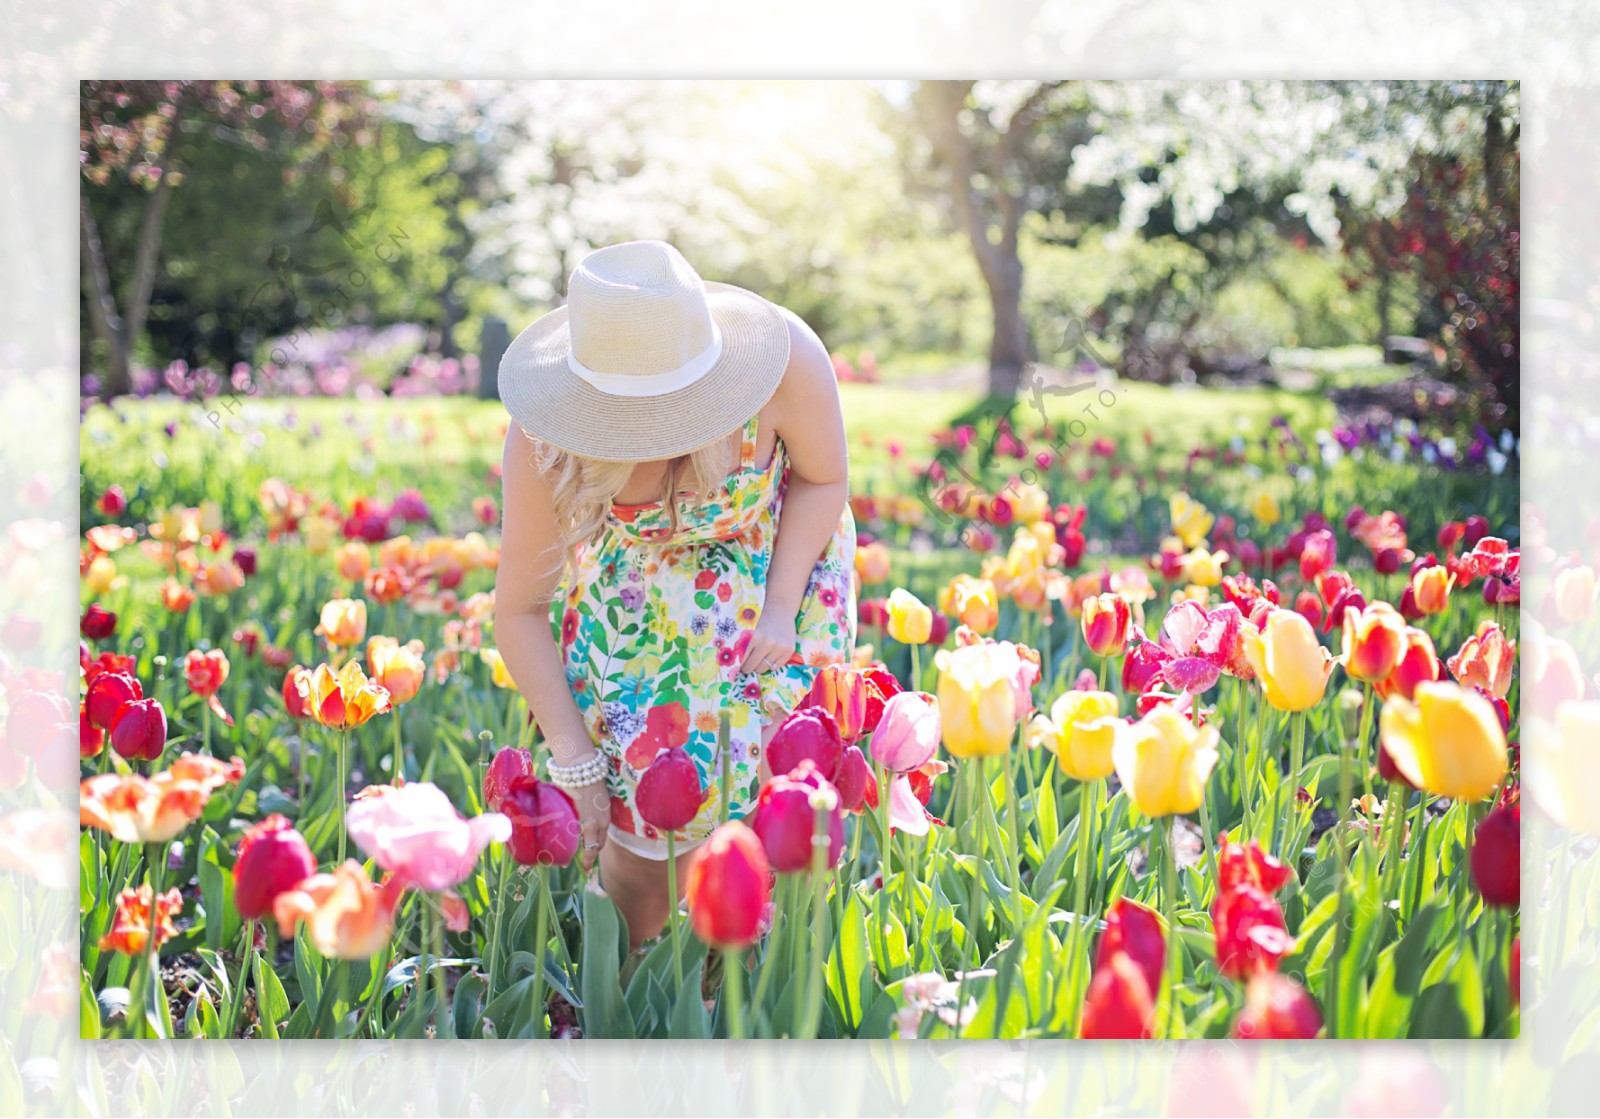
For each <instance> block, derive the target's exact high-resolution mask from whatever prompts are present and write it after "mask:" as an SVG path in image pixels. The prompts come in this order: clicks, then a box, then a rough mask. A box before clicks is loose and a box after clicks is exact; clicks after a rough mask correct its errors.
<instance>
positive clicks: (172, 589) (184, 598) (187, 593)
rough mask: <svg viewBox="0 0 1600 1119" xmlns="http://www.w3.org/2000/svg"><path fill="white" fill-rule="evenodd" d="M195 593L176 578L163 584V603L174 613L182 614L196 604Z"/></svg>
mask: <svg viewBox="0 0 1600 1119" xmlns="http://www.w3.org/2000/svg"><path fill="white" fill-rule="evenodd" d="M194 599H195V593H194V592H193V591H191V590H190V589H189V588H188V587H186V586H184V585H183V584H182V583H180V582H178V581H177V580H176V579H168V580H167V581H166V582H165V583H163V584H161V605H162V606H164V607H166V608H167V609H168V610H170V611H172V612H173V613H174V614H181V613H183V612H184V611H185V610H187V609H189V607H191V606H193V605H194Z"/></svg>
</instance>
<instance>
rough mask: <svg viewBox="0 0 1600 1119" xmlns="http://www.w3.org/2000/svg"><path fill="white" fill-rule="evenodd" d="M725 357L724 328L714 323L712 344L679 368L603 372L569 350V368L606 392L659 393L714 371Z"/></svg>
mask: <svg viewBox="0 0 1600 1119" xmlns="http://www.w3.org/2000/svg"><path fill="white" fill-rule="evenodd" d="M720 357H722V330H721V328H720V327H718V326H717V324H716V322H715V321H713V322H712V323H711V344H710V345H708V346H707V347H706V348H705V349H703V350H701V351H700V352H699V353H698V354H696V355H695V356H694V357H692V358H690V359H689V360H688V361H686V362H684V363H683V364H682V365H680V366H678V367H677V368H676V369H666V370H663V371H662V372H660V373H604V372H602V371H600V370H598V369H590V368H589V367H588V366H587V365H585V364H583V362H581V361H579V360H578V355H577V354H576V353H574V352H573V351H572V350H570V349H569V350H568V351H567V368H568V369H570V370H572V372H573V373H575V374H577V375H578V376H579V377H582V378H583V379H584V380H585V381H587V382H589V384H591V385H593V386H594V387H595V389H597V390H598V391H600V392H603V393H605V394H606V395H607V396H660V395H661V394H663V393H669V392H677V391H678V390H679V389H683V388H688V387H689V386H690V385H692V384H694V383H695V382H696V381H698V380H699V379H700V378H701V377H704V376H705V375H706V374H707V373H709V372H710V371H711V368H712V367H713V366H714V365H716V364H717V360H718V359H719V358H720Z"/></svg>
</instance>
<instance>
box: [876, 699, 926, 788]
mask: <svg viewBox="0 0 1600 1119" xmlns="http://www.w3.org/2000/svg"><path fill="white" fill-rule="evenodd" d="M940 734H941V728H940V722H939V708H938V706H937V703H936V701H935V700H934V698H933V696H931V695H929V694H927V693H926V692H900V693H899V694H898V695H896V696H894V697H893V698H891V699H890V700H889V702H888V703H886V704H884V707H883V717H882V719H880V720H879V722H878V728H877V730H875V731H873V733H872V760H873V761H875V762H877V763H878V764H879V765H881V766H883V767H884V768H885V769H889V770H893V771H894V772H895V773H910V772H911V771H912V770H913V769H920V768H921V767H922V766H923V765H924V764H926V762H927V761H928V759H929V758H931V757H933V755H934V753H935V752H936V751H937V750H938V749H939V739H940Z"/></svg>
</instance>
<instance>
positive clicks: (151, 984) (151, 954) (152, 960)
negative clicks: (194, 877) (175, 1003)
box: [139, 843, 167, 1022]
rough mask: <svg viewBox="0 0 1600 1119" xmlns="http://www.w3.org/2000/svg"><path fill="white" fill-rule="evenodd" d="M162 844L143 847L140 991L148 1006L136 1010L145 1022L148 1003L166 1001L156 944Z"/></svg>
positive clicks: (161, 877)
mask: <svg viewBox="0 0 1600 1119" xmlns="http://www.w3.org/2000/svg"><path fill="white" fill-rule="evenodd" d="M166 849H167V845H166V844H165V843H151V844H148V845H147V846H146V847H145V877H146V878H148V879H149V882H150V914H149V921H148V923H147V924H146V926H145V927H146V928H147V929H148V930H149V934H148V936H147V938H146V939H147V940H148V941H149V944H148V945H146V951H145V974H146V975H147V976H148V986H147V987H146V988H145V991H144V1002H145V1003H148V1004H150V1005H140V1007H139V1012H140V1013H141V1014H143V1015H144V1016H145V1021H146V1022H149V1021H150V1006H159V1005H161V1003H163V1002H164V1001H165V1000H166V997H167V994H166V991H164V990H163V989H162V986H161V943H160V932H161V925H160V918H159V916H158V915H159V912H160V901H161V882H162V879H163V877H164V875H163V874H162V871H163V870H165V869H166V867H165V863H166ZM164 1017H165V1015H157V1016H156V1020H158V1021H159V1020H161V1019H163V1018H164Z"/></svg>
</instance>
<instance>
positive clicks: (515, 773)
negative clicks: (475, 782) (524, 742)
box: [483, 746, 534, 812]
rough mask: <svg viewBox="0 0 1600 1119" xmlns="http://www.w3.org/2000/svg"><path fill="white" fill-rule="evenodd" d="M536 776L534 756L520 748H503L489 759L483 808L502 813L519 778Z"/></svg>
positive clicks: (485, 776) (485, 773)
mask: <svg viewBox="0 0 1600 1119" xmlns="http://www.w3.org/2000/svg"><path fill="white" fill-rule="evenodd" d="M532 776H534V764H533V754H532V753H531V752H529V751H527V750H524V749H522V747H520V746H502V747H501V748H500V749H498V750H496V751H495V752H494V756H493V757H492V758H490V759H489V768H488V769H487V770H485V771H484V774H483V806H484V808H486V809H488V810H489V811H490V812H500V811H502V809H501V807H500V805H501V802H502V801H504V800H505V796H506V793H508V792H509V791H510V790H511V785H512V783H513V782H514V781H516V780H517V778H519V777H532Z"/></svg>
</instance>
